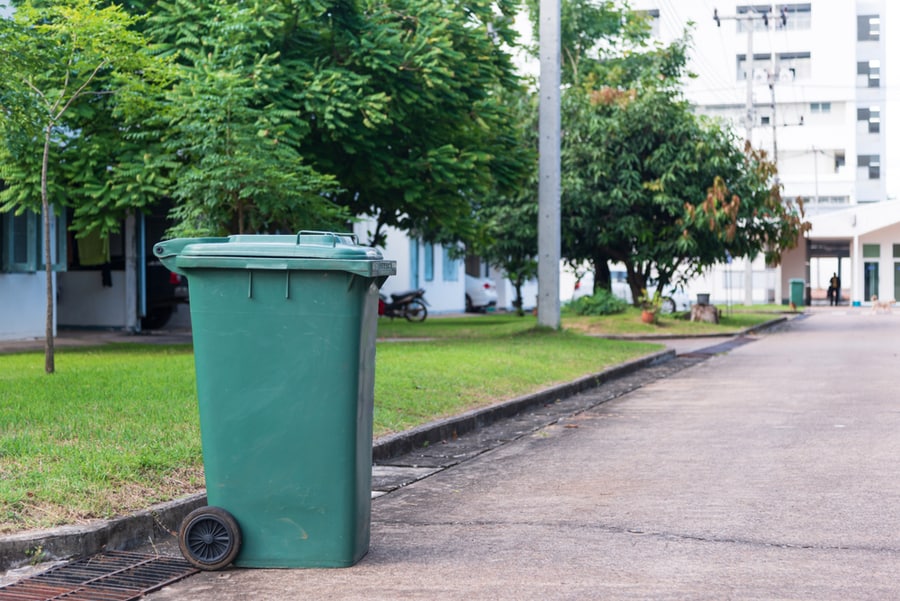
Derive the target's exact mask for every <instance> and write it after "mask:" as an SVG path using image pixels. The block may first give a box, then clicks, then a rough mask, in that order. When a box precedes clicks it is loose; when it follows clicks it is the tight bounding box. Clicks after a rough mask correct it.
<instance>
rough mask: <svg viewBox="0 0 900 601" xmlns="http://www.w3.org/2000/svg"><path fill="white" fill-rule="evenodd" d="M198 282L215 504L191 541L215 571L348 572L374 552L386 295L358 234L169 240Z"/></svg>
mask: <svg viewBox="0 0 900 601" xmlns="http://www.w3.org/2000/svg"><path fill="white" fill-rule="evenodd" d="M153 250H154V254H156V256H157V257H159V259H160V260H161V261H162V262H163V264H164V265H166V267H168V268H169V269H171V270H172V271H175V272H177V273H179V274H181V275H184V276H186V277H187V279H188V283H189V291H190V309H191V322H192V328H193V339H194V361H195V366H196V372H197V396H198V402H199V409H200V428H201V439H202V446H203V463H204V468H205V472H206V490H207V502H208V503H209V507H204V508H200V509H198V510H196V511H195V512H192V513H191V514H190V515H188V516H187V517H186V518H185V520H184V523H183V524H182V528H181V532H180V533H179V542H180V546H181V549H182V552H183V553H184V554H185V557H186V558H187V559H188V561H190V562H191V563H193V564H194V565H196V566H197V567H200V568H202V569H208V570H210V569H219V568H221V567H224V566H226V565H228V564H229V563H232V562H233V563H234V564H235V565H238V566H245V567H273V568H274V567H343V566H350V565H353V564H354V563H356V562H357V561H359V559H360V558H362V556H363V555H365V554H366V552H367V551H368V548H369V529H370V513H371V478H372V475H371V474H372V472H371V469H372V404H373V396H374V378H375V376H374V368H375V365H374V363H375V335H376V326H377V318H378V289H379V288H380V287H381V285H382V284H383V283H384V281H385V280H386V279H387V277H388V276H390V275H394V274H395V273H396V262H394V261H388V260H384V259H383V257H382V255H381V253H380V252H378V251H377V250H375V249H373V248H369V247H364V246H359V245H358V243H357V240H356V237H355V236H353V235H352V234H333V233H327V232H300V233H299V234H298V235H296V236H293V235H290V236H284V235H250V236H247V235H241V236H230V237H227V238H193V239H176V240H169V241H165V242H160V243H158V244H156V245H155V247H154V249H153Z"/></svg>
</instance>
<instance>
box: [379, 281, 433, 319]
mask: <svg viewBox="0 0 900 601" xmlns="http://www.w3.org/2000/svg"><path fill="white" fill-rule="evenodd" d="M427 304H428V303H427V302H426V301H425V290H423V289H422V288H419V289H418V290H408V291H406V292H399V293H393V294H391V298H390V300H388V298H387V297H386V296H385V295H384V294H379V295H378V314H379V315H384V316H385V317H390V318H394V317H405V318H406V320H407V321H425V318H426V317H428V309H426V308H425V306H426V305H427Z"/></svg>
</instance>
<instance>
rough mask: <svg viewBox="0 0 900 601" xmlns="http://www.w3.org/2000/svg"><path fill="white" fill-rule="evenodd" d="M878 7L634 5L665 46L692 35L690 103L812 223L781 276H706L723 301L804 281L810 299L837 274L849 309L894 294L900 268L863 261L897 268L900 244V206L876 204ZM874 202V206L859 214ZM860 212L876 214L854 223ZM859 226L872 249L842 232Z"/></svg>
mask: <svg viewBox="0 0 900 601" xmlns="http://www.w3.org/2000/svg"><path fill="white" fill-rule="evenodd" d="M886 4H887V3H886V2H885V1H884V0H865V1H864V0H859V1H847V2H835V1H834V0H811V1H809V2H795V3H780V4H776V3H765V4H762V3H760V4H742V3H735V2H718V1H716V0H636V1H635V2H633V5H634V7H635V8H636V9H639V10H644V11H647V12H648V13H649V14H650V15H651V16H652V17H653V27H654V33H655V34H656V35H657V37H658V38H659V39H661V40H664V41H668V40H671V39H674V38H675V37H677V36H680V35H682V33H683V32H684V31H685V29H686V28H689V31H690V32H691V37H692V40H693V44H692V52H691V55H690V56H691V59H690V69H691V71H693V72H694V73H695V74H696V75H697V77H696V78H694V79H691V80H689V81H688V82H686V87H685V94H686V96H687V98H688V99H689V100H690V101H691V102H692V103H693V104H694V105H695V106H696V110H697V111H698V112H700V113H704V114H708V115H715V116H720V117H723V118H725V119H727V120H729V121H730V122H731V123H733V125H734V127H735V128H736V130H737V131H739V132H740V134H741V135H742V136H744V137H745V138H746V139H749V140H750V141H751V143H752V144H753V146H754V147H756V148H760V149H763V150H765V151H766V152H768V154H769V156H770V157H771V158H774V159H775V161H776V163H777V165H778V170H779V177H780V180H781V183H782V185H783V195H784V196H785V197H787V198H800V199H802V200H803V202H804V207H805V210H806V215H807V217H808V218H809V219H810V221H811V222H812V224H813V229H812V231H811V232H810V235H809V240H808V243H807V244H806V245H805V248H804V247H801V248H800V249H799V251H801V252H800V253H791V254H790V255H788V256H787V257H785V262H784V267H783V268H782V269H780V270H777V271H773V270H769V269H766V267H765V266H764V265H763V264H762V263H761V262H760V261H759V260H758V259H757V260H756V261H754V264H753V266H752V269H748V265H747V263H745V262H741V261H738V262H736V263H735V264H733V265H728V266H722V267H721V268H718V269H716V270H714V271H713V272H712V274H711V276H710V277H711V278H712V279H711V280H710V279H708V281H706V282H703V283H702V284H701V286H703V285H706V286H707V287H709V288H713V289H714V290H713V292H714V294H716V295H717V296H718V297H719V299H720V300H722V299H723V298H724V296H725V295H726V294H727V295H728V297H729V298H731V299H733V300H735V301H736V302H746V301H749V300H751V299H752V300H753V301H754V302H761V301H772V300H778V299H781V300H786V299H787V298H788V295H789V291H788V284H787V283H788V280H789V279H794V278H802V279H803V280H804V281H805V282H806V285H807V287H808V288H809V289H810V292H809V293H808V294H812V295H813V296H816V294H815V293H816V291H817V290H818V289H819V288H820V287H821V288H824V287H825V286H827V283H825V282H827V280H828V279H829V278H830V277H831V275H832V273H834V272H838V273H839V274H840V275H842V276H843V277H842V282H843V286H844V288H845V292H844V294H845V295H846V296H848V297H849V298H850V299H851V300H853V301H856V302H860V301H863V302H864V301H868V300H870V297H871V295H872V294H880V295H881V296H882V297H884V296H894V297H895V298H900V271H898V270H897V268H896V267H895V268H892V269H888V267H891V266H890V265H885V266H883V267H881V269H880V271H881V273H882V276H883V277H881V278H879V277H878V272H879V270H878V269H874V272H873V266H872V265H873V261H872V260H871V259H873V256H871V255H873V254H874V253H876V248H875V246H878V248H877V253H878V255H877V256H878V257H884V258H885V260H886V261H885V263H889V262H890V261H889V260H895V261H896V262H897V263H896V265H897V266H900V254H898V253H900V244H894V238H896V242H900V226H896V224H897V223H898V222H900V204H898V203H893V202H892V203H884V201H887V200H888V193H887V191H888V189H887V185H886V181H887V179H886V175H887V173H886V171H887V170H886V169H885V165H886V154H887V148H888V146H887V143H886V140H887V136H886V128H885V125H886V122H887V120H888V119H890V118H891V115H889V114H888V111H887V110H886V100H887V95H886V86H885V73H886V61H887V56H888V53H887V51H886V45H887V40H888V36H887V35H885V28H884V26H885V16H886V15H885V13H886ZM689 22H692V23H693V25H690V26H689V25H688V23H689ZM871 203H882V205H881V206H880V207H879V208H878V209H874V208H869V209H863V207H862V205H864V204H871ZM860 210H865V211H866V214H867V215H872V214H873V213H877V215H878V217H877V218H875V219H874V220H872V219H868V218H867V219H866V220H862V219H859V220H858V219H857V218H856V214H857V213H858V212H859V211H860ZM835 211H846V212H848V215H847V216H846V217H845V218H843V219H837V220H836V218H835V217H834V216H829V217H828V219H827V220H826V222H827V223H829V224H834V223H846V224H848V225H847V227H846V228H844V229H843V230H841V229H840V228H838V229H835V228H834V227H833V226H832V225H829V226H828V227H827V228H826V227H825V223H826V222H823V223H822V226H821V227H818V228H817V221H819V220H820V218H824V217H825V216H826V215H827V214H829V213H832V212H835ZM857 221H866V222H867V223H872V224H873V227H876V228H877V230H878V236H879V238H878V241H877V242H876V241H874V240H868V239H867V236H868V237H871V235H872V234H873V231H870V232H861V231H858V230H857V229H855V228H856V226H855V225H853V226H851V225H850V224H851V223H852V224H856V223H857ZM892 228H893V229H894V230H896V231H893V230H892ZM817 230H818V231H817ZM826 232H827V234H826ZM864 253H865V254H866V256H865V257H863V254H864ZM895 257H896V259H895ZM863 259H865V260H863ZM736 272H737V273H736ZM751 274H752V275H751ZM894 275H896V276H897V277H896V281H894V280H895V278H894V277H893V276H894ZM885 276H889V277H885ZM895 290H896V292H895Z"/></svg>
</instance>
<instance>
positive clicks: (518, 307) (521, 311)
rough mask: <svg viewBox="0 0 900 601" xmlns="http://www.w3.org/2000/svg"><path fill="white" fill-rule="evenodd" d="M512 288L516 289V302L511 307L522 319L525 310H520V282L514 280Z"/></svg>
mask: <svg viewBox="0 0 900 601" xmlns="http://www.w3.org/2000/svg"><path fill="white" fill-rule="evenodd" d="M513 288H515V289H516V300H514V301H513V307H514V308H515V310H516V315H518V316H519V317H522V316H523V315H525V310H524V309H523V308H522V280H521V279H516V281H515V282H513Z"/></svg>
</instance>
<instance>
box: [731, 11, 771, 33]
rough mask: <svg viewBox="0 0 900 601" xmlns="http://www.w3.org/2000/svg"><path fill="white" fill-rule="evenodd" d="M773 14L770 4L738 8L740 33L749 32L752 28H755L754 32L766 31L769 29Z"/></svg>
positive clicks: (738, 28)
mask: <svg viewBox="0 0 900 601" xmlns="http://www.w3.org/2000/svg"><path fill="white" fill-rule="evenodd" d="M771 12H772V5H770V4H753V5H743V6H738V7H737V14H738V18H737V30H738V33H741V32H744V31H749V30H750V28H751V26H752V28H753V31H765V30H766V29H768V24H769V18H770V17H771V16H772V15H771ZM751 24H752V25H751Z"/></svg>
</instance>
